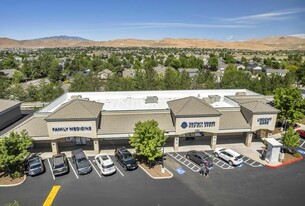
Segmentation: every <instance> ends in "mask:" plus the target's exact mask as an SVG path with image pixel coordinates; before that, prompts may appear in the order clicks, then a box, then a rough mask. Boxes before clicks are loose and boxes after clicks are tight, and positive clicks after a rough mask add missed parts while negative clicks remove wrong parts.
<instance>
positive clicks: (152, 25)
mask: <svg viewBox="0 0 305 206" xmlns="http://www.w3.org/2000/svg"><path fill="white" fill-rule="evenodd" d="M166 27H167V28H243V27H253V26H252V25H243V24H187V23H160V22H143V23H127V24H123V25H122V27H121V28H166Z"/></svg>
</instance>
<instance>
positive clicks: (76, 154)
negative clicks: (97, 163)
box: [72, 149, 92, 175]
mask: <svg viewBox="0 0 305 206" xmlns="http://www.w3.org/2000/svg"><path fill="white" fill-rule="evenodd" d="M72 160H73V163H74V164H75V165H76V168H77V173H78V174H79V175H84V174H87V173H89V172H91V171H92V166H91V164H90V162H89V161H88V159H87V156H86V155H85V153H84V152H83V150H82V149H77V150H73V151H72Z"/></svg>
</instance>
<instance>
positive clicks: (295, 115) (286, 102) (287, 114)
mask: <svg viewBox="0 0 305 206" xmlns="http://www.w3.org/2000/svg"><path fill="white" fill-rule="evenodd" d="M274 106H275V108H277V109H279V110H280V111H281V112H280V113H279V115H278V117H279V118H280V119H282V120H286V121H288V122H289V123H291V124H295V123H296V122H298V121H299V120H300V119H301V118H303V117H304V114H303V113H304V112H305V99H303V97H302V94H301V92H300V90H298V89H297V88H277V89H275V92H274Z"/></svg>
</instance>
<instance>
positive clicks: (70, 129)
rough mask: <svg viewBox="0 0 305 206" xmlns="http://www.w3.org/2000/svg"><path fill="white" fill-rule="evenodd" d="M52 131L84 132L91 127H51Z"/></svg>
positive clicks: (90, 129)
mask: <svg viewBox="0 0 305 206" xmlns="http://www.w3.org/2000/svg"><path fill="white" fill-rule="evenodd" d="M52 131H53V132H84V131H92V128H91V127H53V128H52Z"/></svg>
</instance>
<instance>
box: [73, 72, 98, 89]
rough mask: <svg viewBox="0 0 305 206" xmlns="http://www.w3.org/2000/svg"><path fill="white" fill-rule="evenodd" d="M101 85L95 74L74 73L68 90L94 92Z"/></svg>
mask: <svg viewBox="0 0 305 206" xmlns="http://www.w3.org/2000/svg"><path fill="white" fill-rule="evenodd" d="M101 86H102V82H101V80H100V79H99V78H98V77H96V76H92V75H89V76H82V75H78V74H76V75H74V78H73V81H72V82H71V86H70V88H69V91H70V92H94V91H99V90H100V88H101Z"/></svg>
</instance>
